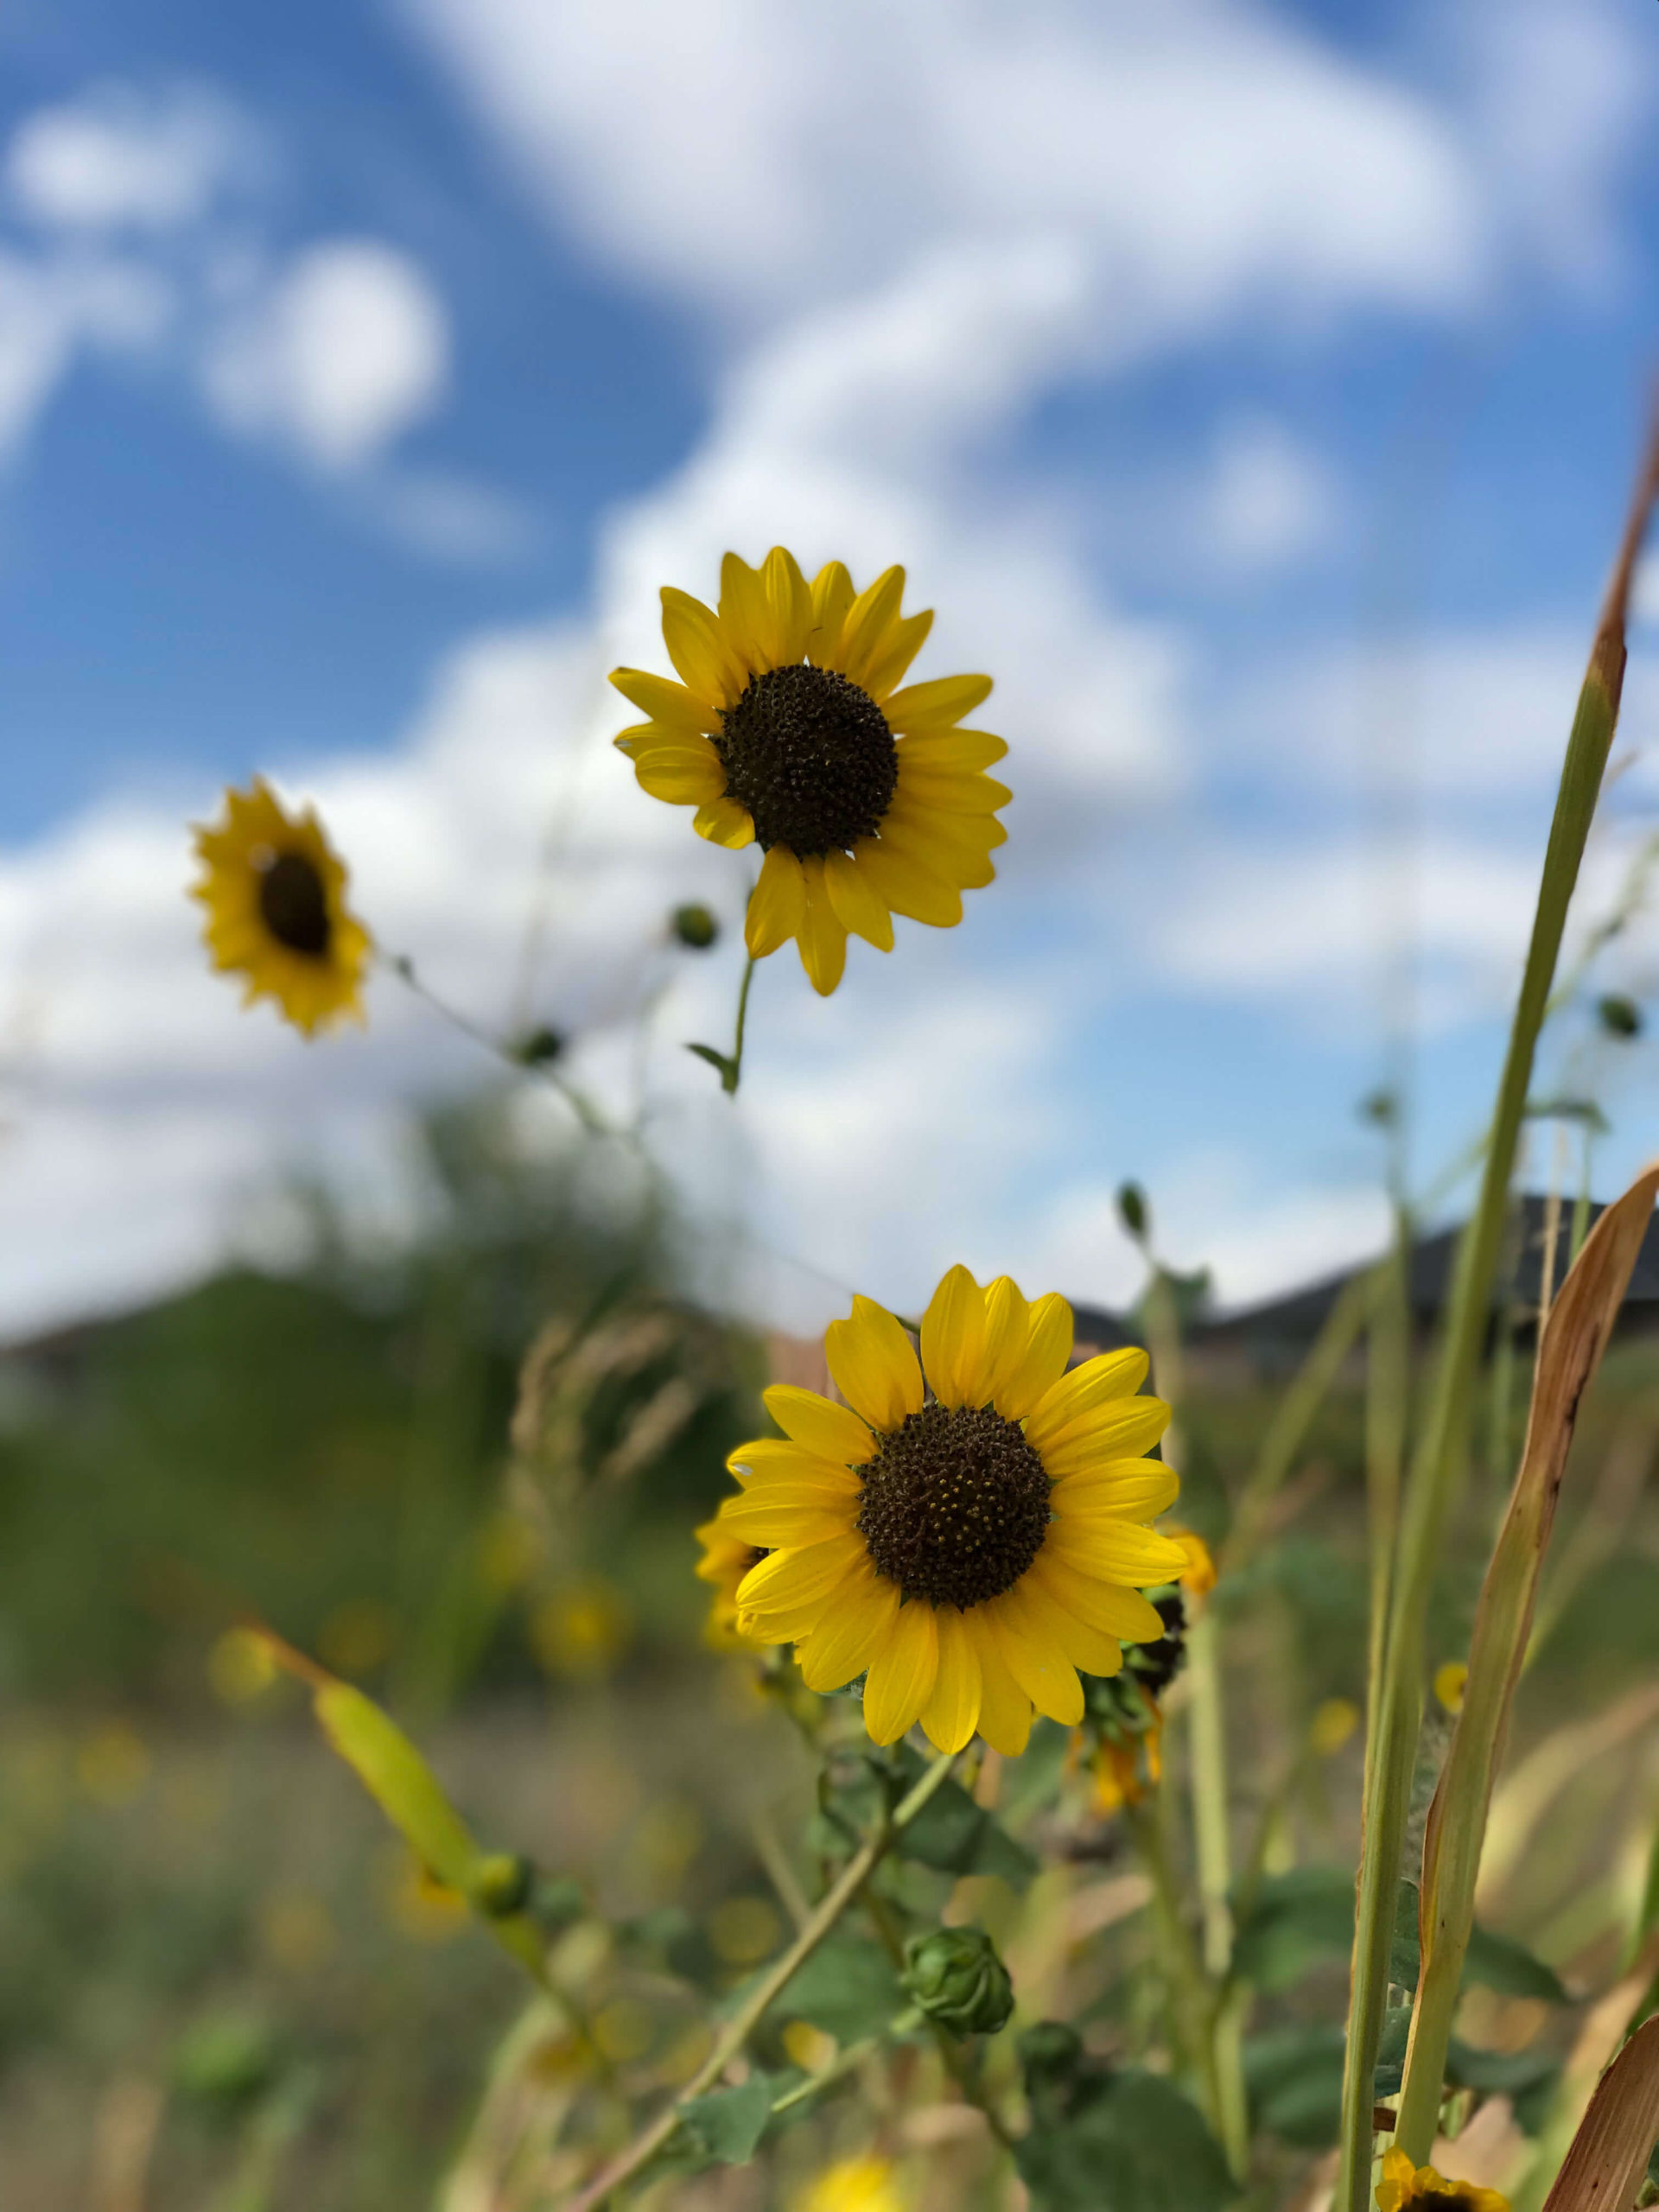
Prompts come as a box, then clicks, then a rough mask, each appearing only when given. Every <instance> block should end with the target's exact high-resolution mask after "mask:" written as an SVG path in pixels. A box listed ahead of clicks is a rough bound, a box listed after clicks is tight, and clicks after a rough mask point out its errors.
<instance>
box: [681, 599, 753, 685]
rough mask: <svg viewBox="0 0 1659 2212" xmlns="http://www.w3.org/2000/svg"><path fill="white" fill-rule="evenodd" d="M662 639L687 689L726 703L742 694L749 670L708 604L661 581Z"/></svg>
mask: <svg viewBox="0 0 1659 2212" xmlns="http://www.w3.org/2000/svg"><path fill="white" fill-rule="evenodd" d="M662 599H663V643H664V645H666V646H667V648H668V657H669V658H670V659H671V661H672V662H673V664H674V668H675V672H676V674H677V676H678V677H679V678H680V681H681V682H682V683H683V684H684V685H685V687H686V689H687V690H689V691H692V692H695V693H696V696H697V697H698V698H700V699H707V700H708V701H709V702H710V704H711V705H714V706H716V707H729V706H732V705H734V703H735V702H736V701H737V700H738V699H740V698H741V696H742V695H743V690H744V687H745V685H746V684H747V683H748V680H749V673H748V671H747V669H746V668H745V667H744V666H743V664H742V663H741V661H740V660H739V659H738V658H737V656H736V654H735V653H734V652H733V651H732V648H731V645H730V643H729V642H728V639H727V636H726V633H725V632H724V631H723V630H722V629H721V626H720V623H719V620H718V619H717V618H716V616H715V612H714V609H713V608H712V607H705V606H704V605H703V603H702V601H701V600H700V599H693V598H692V596H691V594H690V592H686V591H677V590H676V589H675V588H674V587H673V585H672V584H664V587H663V593H662Z"/></svg>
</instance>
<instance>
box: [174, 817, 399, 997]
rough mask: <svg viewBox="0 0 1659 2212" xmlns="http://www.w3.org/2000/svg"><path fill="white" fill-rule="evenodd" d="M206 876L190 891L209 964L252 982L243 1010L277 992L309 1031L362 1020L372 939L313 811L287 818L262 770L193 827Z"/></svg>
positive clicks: (245, 994) (245, 992)
mask: <svg viewBox="0 0 1659 2212" xmlns="http://www.w3.org/2000/svg"><path fill="white" fill-rule="evenodd" d="M195 849H196V855H197V857H198V859H199V860H200V861H201V863H202V867H203V874H202V875H201V878H200V881H198V882H196V883H195V884H193V885H192V887H191V893H190V895H191V897H192V898H193V899H200V901H201V903H202V905H203V906H206V908H207V924H206V926H205V928H204V929H203V931H202V935H203V938H204V939H205V940H206V943H207V949H208V950H209V951H210V952H211V953H212V955H213V965H214V967H215V968H219V969H230V970H232V972H234V973H237V974H239V975H242V976H245V977H246V978H247V985H246V988H245V990H244V992H243V994H242V1003H243V1005H244V1006H251V1004H252V1003H253V1001H255V1000H256V999H258V998H273V999H275V1000H276V1001H277V1005H278V1006H279V1007H281V1009H282V1011H283V1014H285V1015H286V1017H287V1018H288V1020H289V1021H291V1022H292V1023H293V1024H294V1026H295V1027H296V1029H302V1030H303V1031H304V1032H305V1033H306V1035H307V1036H308V1037H310V1036H313V1035H315V1033H316V1032H317V1031H318V1030H319V1029H326V1028H327V1027H328V1026H329V1025H330V1023H332V1022H335V1021H339V1020H342V1019H344V1018H345V1017H346V1016H347V1015H349V1016H350V1017H351V1018H352V1019H353V1020H357V1021H361V1020H362V1019H363V1001H362V984H363V971H364V969H365V967H366V966H367V964H368V957H369V952H370V949H371V943H372V940H371V938H370V937H369V933H368V931H367V930H366V929H365V928H364V926H363V925H362V923H361V922H359V920H358V919H357V918H356V916H355V915H353V914H352V913H350V912H347V910H346V869H345V867H344V865H343V863H342V862H341V861H340V859H339V857H338V856H337V855H336V854H335V853H334V851H333V849H331V847H330V845H329V843H328V840H327V837H326V836H324V835H323V829H322V824H321V823H320V822H319V821H318V819H317V817H316V814H315V811H314V810H313V809H312V808H310V807H307V808H306V810H305V811H304V812H303V813H302V814H289V812H288V811H287V810H285V809H284V807H283V804H282V802H281V800H280V799H279V798H277V795H276V793H275V792H274V791H272V790H271V788H270V785H268V784H267V783H266V782H265V781H264V778H263V777H259V776H256V777H255V778H254V780H253V788H252V790H251V791H226V794H225V811H224V814H223V815H222V816H221V817H220V818H219V821H218V822H216V823H211V824H209V823H197V824H196V827H195Z"/></svg>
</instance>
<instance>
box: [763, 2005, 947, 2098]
mask: <svg viewBox="0 0 1659 2212" xmlns="http://www.w3.org/2000/svg"><path fill="white" fill-rule="evenodd" d="M922 2019H923V2015H922V2013H921V2012H920V2010H919V2009H918V2007H917V2006H916V2005H911V2006H910V2007H909V2008H908V2009H907V2010H906V2011H905V2012H900V2013H899V2015H898V2016H897V2018H894V2019H891V2020H889V2021H888V2022H887V2026H886V2027H885V2028H883V2029H882V2030H881V2031H880V2034H879V2035H874V2036H866V2037H864V2038H863V2040H862V2041H861V2042H860V2043H855V2044H849V2045H848V2046H847V2048H846V2050H843V2051H842V2052H840V2053H839V2054H838V2055H837V2056H836V2057H834V2058H832V2059H831V2060H830V2062H829V2065H828V2066H825V2067H822V2068H820V2069H819V2070H818V2072H817V2073H816V2074H809V2075H807V2077H806V2079H805V2081H804V2082H797V2083H796V2084H795V2087H794V2088H792V2089H791V2090H789V2091H787V2092H786V2093H785V2095H783V2096H781V2097H777V2098H774V2099H773V2101H772V2112H773V2113H774V2115H775V2114H777V2113H780V2112H792V2111H793V2110H794V2108H795V2107H796V2106H797V2105H803V2104H804V2103H805V2102H806V2101H807V2099H808V2098H809V2097H816V2096H817V2094H818V2092H819V2090H820V2089H827V2088H829V2087H830V2085H831V2084H832V2083H833V2082H839V2081H840V2080H841V2079H842V2077H843V2075H848V2074H850V2073H851V2072H852V2071H853V2069H855V2067H858V2066H861V2065H862V2064H863V2063H864V2061H865V2060H866V2059H867V2058H871V2057H874V2055H875V2053H876V2052H877V2051H878V2050H880V2048H881V2046H882V2044H884V2043H887V2042H889V2041H892V2040H895V2039H896V2038H897V2037H899V2036H907V2035H908V2034H909V2033H910V2032H911V2031H912V2029H913V2028H918V2027H920V2025H921V2024H922Z"/></svg>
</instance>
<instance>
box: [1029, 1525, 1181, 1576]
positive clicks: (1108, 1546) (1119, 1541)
mask: <svg viewBox="0 0 1659 2212" xmlns="http://www.w3.org/2000/svg"><path fill="white" fill-rule="evenodd" d="M1043 1552H1044V1554H1045V1556H1046V1554H1048V1553H1050V1552H1052V1553H1053V1554H1054V1556H1055V1558H1056V1559H1058V1560H1059V1561H1060V1562H1061V1564H1062V1565H1063V1566H1065V1567H1076V1568H1077V1572H1078V1573H1079V1574H1084V1575H1090V1576H1092V1577H1093V1578H1094V1579H1095V1580H1097V1581H1100V1582H1121V1583H1122V1584H1124V1585H1125V1586H1127V1587H1128V1588H1130V1589H1143V1588H1147V1587H1148V1586H1151V1585H1152V1584H1154V1583H1158V1582H1179V1580H1180V1578H1181V1573H1182V1570H1183V1568H1184V1567H1185V1565H1186V1554H1185V1552H1184V1551H1183V1550H1182V1549H1181V1548H1180V1546H1179V1544H1177V1543H1173V1542H1172V1541H1170V1539H1169V1538H1168V1537H1167V1536H1160V1535H1159V1534H1158V1532H1157V1530H1156V1529H1141V1528H1138V1527H1137V1526H1136V1525H1135V1522H1133V1521H1079V1520H1076V1519H1070V1518H1068V1519H1066V1520H1064V1521H1055V1522H1052V1523H1051V1524H1050V1527H1049V1530H1048V1534H1047V1535H1046V1538H1045V1539H1044V1542H1043Z"/></svg>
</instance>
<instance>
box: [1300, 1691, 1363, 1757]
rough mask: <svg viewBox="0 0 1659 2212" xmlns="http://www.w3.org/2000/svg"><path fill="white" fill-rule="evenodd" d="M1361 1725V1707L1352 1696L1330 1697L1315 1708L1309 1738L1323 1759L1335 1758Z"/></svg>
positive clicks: (1308, 1731) (1308, 1732) (1310, 1723)
mask: <svg viewBox="0 0 1659 2212" xmlns="http://www.w3.org/2000/svg"><path fill="white" fill-rule="evenodd" d="M1358 1726H1359V1707H1357V1705H1356V1704H1355V1703H1354V1701H1353V1700H1352V1698H1351V1697H1328V1698H1326V1699H1325V1701H1324V1703H1323V1704H1321V1705H1317V1706H1315V1707H1314V1708H1313V1719H1312V1720H1310V1721H1309V1722H1308V1724H1307V1740H1308V1742H1309V1744H1310V1745H1312V1746H1313V1749H1314V1751H1317V1752H1318V1753H1319V1757H1320V1758H1322V1759H1328V1758H1334V1757H1335V1755H1336V1753H1337V1752H1338V1751H1340V1750H1341V1749H1342V1747H1343V1745H1344V1744H1345V1743H1346V1742H1347V1741H1348V1738H1350V1737H1351V1735H1352V1734H1353V1732H1354V1731H1355V1729H1356V1728H1357V1727H1358Z"/></svg>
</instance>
